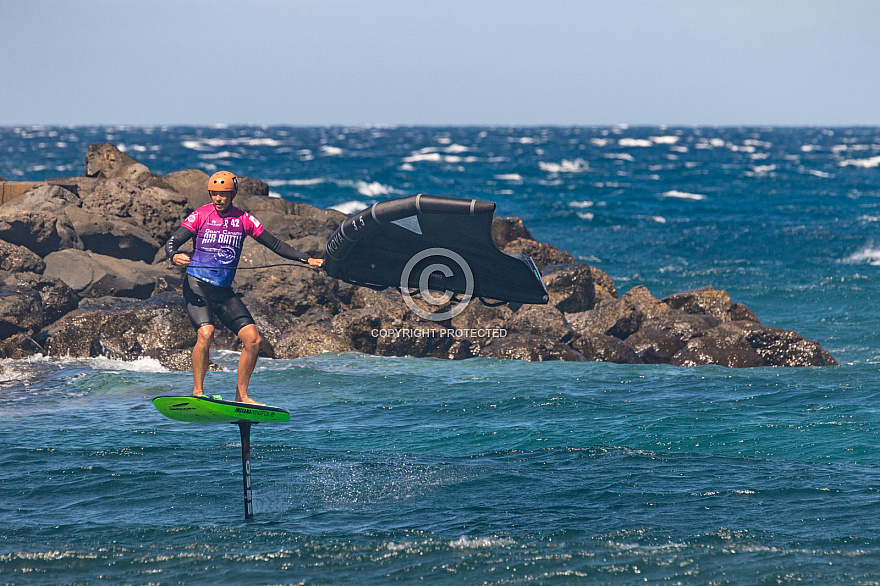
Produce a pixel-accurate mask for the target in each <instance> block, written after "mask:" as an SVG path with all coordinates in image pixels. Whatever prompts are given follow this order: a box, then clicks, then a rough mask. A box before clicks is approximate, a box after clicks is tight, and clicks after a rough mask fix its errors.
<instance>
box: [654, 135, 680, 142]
mask: <svg viewBox="0 0 880 586" xmlns="http://www.w3.org/2000/svg"><path fill="white" fill-rule="evenodd" d="M679 138H680V137H678V136H675V135H670V136H652V137H650V139H651V142H653V143H654V144H675V143H677V142H678V139H679Z"/></svg>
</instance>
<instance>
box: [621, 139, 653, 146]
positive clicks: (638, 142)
mask: <svg viewBox="0 0 880 586" xmlns="http://www.w3.org/2000/svg"><path fill="white" fill-rule="evenodd" d="M617 144H618V145H619V146H622V147H625V148H645V147H651V146H654V143H653V142H651V141H650V140H647V139H644V138H621V139H620V140H618V141H617Z"/></svg>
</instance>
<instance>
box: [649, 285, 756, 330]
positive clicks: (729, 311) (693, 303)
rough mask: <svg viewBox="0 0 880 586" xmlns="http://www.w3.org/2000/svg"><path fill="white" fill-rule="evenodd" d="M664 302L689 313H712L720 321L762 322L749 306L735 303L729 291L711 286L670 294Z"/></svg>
mask: <svg viewBox="0 0 880 586" xmlns="http://www.w3.org/2000/svg"><path fill="white" fill-rule="evenodd" d="M663 303H665V304H666V305H668V306H669V307H672V308H673V309H681V310H684V311H685V312H687V313H691V314H700V315H711V316H712V317H715V318H717V319H718V320H719V321H739V320H744V321H753V322H755V323H761V322H760V321H759V320H758V318H757V317H756V316H755V314H754V313H752V311H751V310H750V309H749V308H748V307H746V306H745V305H742V304H741V303H734V302H733V301H732V300H731V299H730V295H728V294H727V291H716V290H715V289H713V288H712V287H711V286H708V287H702V288H700V289H694V290H693V291H685V292H683V293H676V294H675V295H670V296H669V297H667V298H666V299H664V300H663Z"/></svg>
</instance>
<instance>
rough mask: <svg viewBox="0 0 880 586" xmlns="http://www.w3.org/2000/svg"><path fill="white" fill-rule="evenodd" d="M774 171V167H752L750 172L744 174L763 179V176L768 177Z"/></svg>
mask: <svg viewBox="0 0 880 586" xmlns="http://www.w3.org/2000/svg"><path fill="white" fill-rule="evenodd" d="M775 170H776V165H757V166H755V167H752V170H751V172H748V171H747V172H746V175H749V176H755V177H763V176H765V175H769V174H770V173H772V172H773V171H775Z"/></svg>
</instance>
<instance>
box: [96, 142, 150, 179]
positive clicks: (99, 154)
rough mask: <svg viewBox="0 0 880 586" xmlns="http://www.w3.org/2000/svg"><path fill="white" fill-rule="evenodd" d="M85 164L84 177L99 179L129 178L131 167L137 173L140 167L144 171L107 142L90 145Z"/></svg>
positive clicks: (135, 162)
mask: <svg viewBox="0 0 880 586" xmlns="http://www.w3.org/2000/svg"><path fill="white" fill-rule="evenodd" d="M85 163H86V168H85V176H86V177H98V178H100V179H112V178H115V177H123V176H125V177H127V176H130V174H131V169H130V168H132V167H134V168H135V169H137V171H141V169H140V167H143V168H144V169H146V167H144V166H143V165H141V164H140V163H138V162H137V161H135V160H134V159H133V158H131V156H129V155H127V154H125V153H123V152H122V151H120V150H119V148H117V147H116V145H114V144H110V143H107V142H102V143H98V144H90V145H89V148H88V151H86V160H85ZM138 166H140V167H138ZM148 171H149V170H148Z"/></svg>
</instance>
